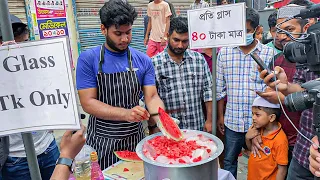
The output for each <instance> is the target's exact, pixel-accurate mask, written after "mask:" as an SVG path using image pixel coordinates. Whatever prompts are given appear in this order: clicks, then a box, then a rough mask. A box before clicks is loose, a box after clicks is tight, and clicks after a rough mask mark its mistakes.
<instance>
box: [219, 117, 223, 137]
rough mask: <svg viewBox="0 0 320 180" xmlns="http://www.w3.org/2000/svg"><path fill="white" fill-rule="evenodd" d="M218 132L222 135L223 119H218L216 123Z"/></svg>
mask: <svg viewBox="0 0 320 180" xmlns="http://www.w3.org/2000/svg"><path fill="white" fill-rule="evenodd" d="M217 126H218V130H219V131H220V133H221V134H222V135H224V117H223V116H222V117H219V118H218V122H217Z"/></svg>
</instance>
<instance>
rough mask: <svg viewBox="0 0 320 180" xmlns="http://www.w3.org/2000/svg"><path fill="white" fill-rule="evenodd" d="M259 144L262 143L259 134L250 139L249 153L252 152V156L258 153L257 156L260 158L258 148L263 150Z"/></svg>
mask: <svg viewBox="0 0 320 180" xmlns="http://www.w3.org/2000/svg"><path fill="white" fill-rule="evenodd" d="M261 144H262V139H261V136H260V135H258V136H256V137H255V138H253V139H252V146H251V153H252V154H253V156H254V157H257V155H258V157H259V158H261V154H260V152H259V150H260V151H262V152H263V153H264V150H263V149H262V147H261Z"/></svg>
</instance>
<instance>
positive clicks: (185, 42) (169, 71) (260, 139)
mask: <svg viewBox="0 0 320 180" xmlns="http://www.w3.org/2000/svg"><path fill="white" fill-rule="evenodd" d="M228 3H230V2H228V1H226V0H222V1H221V4H222V5H224V4H228ZM312 5H313V3H312V2H310V1H308V0H291V2H290V3H289V4H288V5H286V6H284V7H281V8H280V9H278V10H276V11H275V12H274V13H272V14H271V15H270V16H269V18H268V25H269V33H270V37H271V38H270V40H265V39H264V38H263V35H262V34H263V27H262V26H261V25H260V16H259V13H258V12H257V11H256V10H255V9H253V8H250V7H247V8H246V31H247V32H246V34H247V37H246V45H244V46H235V47H222V48H219V49H218V54H217V60H216V61H217V62H216V64H217V65H216V69H217V78H216V79H212V75H211V71H212V49H196V50H191V49H189V34H188V20H187V18H186V17H176V13H175V10H174V7H173V5H172V4H171V3H170V2H167V1H164V0H154V1H150V2H149V4H148V7H147V16H146V17H145V18H144V21H145V39H144V44H145V45H146V46H147V52H146V54H145V53H143V52H140V51H138V50H136V49H134V48H132V47H130V46H129V44H130V42H131V39H132V25H133V23H134V21H135V19H136V17H137V12H136V11H135V8H134V7H133V6H132V5H130V4H129V3H128V2H125V1H122V0H111V1H109V2H106V3H105V4H104V6H103V7H102V8H101V9H100V12H99V15H100V20H101V26H100V28H101V32H102V34H103V35H104V36H105V39H106V41H105V43H103V44H101V45H99V46H97V47H94V48H91V49H88V50H86V51H84V52H82V53H81V54H80V56H79V58H78V62H77V68H76V86H77V90H78V94H79V98H80V103H81V106H82V108H83V110H84V111H85V112H87V113H88V114H90V117H89V122H88V128H87V130H86V129H85V127H84V126H82V127H81V130H79V131H77V132H72V131H67V132H66V133H65V134H64V136H63V137H62V140H61V143H60V152H59V150H58V147H57V143H56V142H55V140H54V136H53V134H52V132H51V131H37V132H33V133H32V135H33V139H34V143H35V149H36V154H37V157H38V163H39V168H40V172H41V176H42V179H44V180H45V179H50V177H51V179H59V180H61V179H68V178H69V174H70V164H68V162H69V161H71V162H72V160H73V159H74V158H75V156H76V155H77V153H78V152H79V151H80V150H81V148H82V146H83V144H84V143H86V144H88V145H89V146H91V147H93V148H94V149H95V150H96V151H97V153H98V157H99V164H100V166H101V168H102V169H105V168H107V167H109V166H111V165H112V164H114V163H116V162H117V161H119V159H118V158H117V157H116V156H115V155H114V154H113V151H120V150H130V151H135V147H136V145H137V143H138V142H139V141H141V140H142V139H143V138H144V137H145V133H144V129H143V124H142V121H145V120H147V122H148V129H149V134H153V133H155V132H159V128H158V127H157V121H158V118H159V116H158V114H157V112H158V108H159V107H161V108H164V109H166V110H167V111H170V116H172V117H174V118H176V119H178V120H179V121H180V123H179V127H180V128H182V129H193V130H199V131H206V132H212V123H213V121H217V130H218V132H219V133H220V134H221V138H223V139H224V143H225V150H224V151H225V154H224V156H223V157H220V159H221V160H222V161H221V167H222V168H224V169H225V170H227V171H230V172H231V173H232V174H233V176H234V177H235V178H237V168H238V167H237V166H238V156H239V154H240V153H241V152H242V150H243V149H246V150H249V151H250V152H251V153H250V155H249V161H248V179H249V180H253V179H254V180H255V179H276V180H282V179H288V180H299V179H301V180H302V179H303V180H305V179H313V178H314V175H316V176H319V177H320V153H319V152H318V147H319V142H318V139H317V138H316V137H315V134H314V132H313V129H312V109H307V110H304V111H303V112H289V111H288V110H287V109H286V108H284V111H285V112H286V114H288V116H289V117H290V119H291V120H292V122H293V124H294V125H295V126H296V127H298V129H299V130H300V131H301V133H302V134H304V135H305V136H306V137H307V138H309V139H312V140H313V141H314V144H311V143H309V141H308V140H306V139H305V138H303V137H302V136H301V135H300V134H298V133H297V131H296V130H295V129H294V127H293V126H292V125H291V124H290V123H289V121H288V120H287V118H286V117H285V116H284V114H283V113H281V111H282V109H281V108H280V105H279V99H280V101H281V103H284V98H285V96H287V95H288V94H291V93H293V92H298V91H303V90H304V89H303V88H302V87H301V84H302V83H304V82H307V81H311V80H314V79H316V78H319V74H316V73H314V72H310V71H308V69H307V68H305V67H302V66H296V64H295V63H291V62H289V61H288V60H286V59H285V57H284V55H283V52H282V51H283V47H284V45H285V44H286V43H288V42H291V41H294V39H292V38H298V37H301V36H302V35H303V34H304V33H305V32H306V31H307V30H308V28H309V27H310V26H312V25H313V24H315V23H317V19H316V18H309V19H301V18H295V15H297V14H299V13H300V10H302V9H306V8H309V7H310V6H312ZM208 6H209V4H208V3H207V2H205V1H203V0H195V2H194V3H193V4H191V5H190V9H196V8H205V7H208ZM287 18H292V19H291V20H288V21H287V20H286V19H287ZM11 21H12V28H13V32H14V37H15V41H16V42H23V41H28V39H29V30H28V28H27V25H25V24H23V23H22V22H21V21H20V20H19V19H18V18H17V17H15V16H11ZM0 34H1V33H0ZM1 42H2V38H0V43H1ZM250 54H255V55H258V56H259V57H260V58H261V59H262V60H263V61H264V63H265V64H266V65H268V66H269V68H270V69H271V70H273V72H275V73H271V74H269V75H267V71H266V70H261V69H259V68H258V65H257V64H256V62H255V61H253V59H252V57H251V56H250ZM274 76H276V77H277V80H276V81H275V82H272V81H270V80H271V78H273V77H274ZM213 83H216V85H217V94H216V97H217V104H218V106H217V117H216V119H213V118H212V109H213V107H212V85H213ZM276 89H277V91H278V92H277V91H276ZM141 100H143V101H144V104H145V106H141V105H139V102H140V101H141ZM85 133H87V137H86V139H85V138H84V134H85ZM57 160H58V161H57ZM0 168H1V172H2V176H1V175H0V179H4V180H7V179H8V180H10V179H30V173H29V169H28V164H27V159H26V154H25V152H24V146H23V143H22V137H21V135H20V134H19V135H18V134H14V135H9V137H2V138H1V140H0Z"/></svg>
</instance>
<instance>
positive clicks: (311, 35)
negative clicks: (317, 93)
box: [283, 4, 320, 73]
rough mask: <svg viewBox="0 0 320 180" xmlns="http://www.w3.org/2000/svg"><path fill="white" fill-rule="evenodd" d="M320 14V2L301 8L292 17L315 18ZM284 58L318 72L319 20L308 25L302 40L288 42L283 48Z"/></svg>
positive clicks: (319, 54) (319, 65)
mask: <svg viewBox="0 0 320 180" xmlns="http://www.w3.org/2000/svg"><path fill="white" fill-rule="evenodd" d="M319 16H320V4H317V5H313V6H311V7H310V8H309V9H303V10H301V11H300V14H298V15H296V16H294V18H301V19H307V18H317V17H319ZM283 54H284V56H285V58H286V59H287V60H288V61H290V62H292V63H300V64H303V66H306V67H307V68H308V69H309V70H310V71H313V72H315V73H320V22H318V23H316V24H314V25H312V26H310V27H309V28H308V30H307V37H306V38H305V39H303V40H300V39H299V40H296V41H293V42H288V43H287V44H286V45H285V46H284V48H283Z"/></svg>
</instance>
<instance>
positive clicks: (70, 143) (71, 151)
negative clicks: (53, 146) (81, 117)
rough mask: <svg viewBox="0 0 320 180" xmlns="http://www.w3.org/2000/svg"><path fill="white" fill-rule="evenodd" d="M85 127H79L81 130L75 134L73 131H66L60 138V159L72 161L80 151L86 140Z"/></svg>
mask: <svg viewBox="0 0 320 180" xmlns="http://www.w3.org/2000/svg"><path fill="white" fill-rule="evenodd" d="M85 131H86V128H85V126H83V125H81V129H80V130H78V131H77V132H76V133H75V134H72V132H73V131H66V132H65V133H64V135H63V136H62V139H61V143H60V157H63V158H70V159H74V158H75V157H76V155H77V154H78V153H79V152H80V150H81V149H82V147H83V145H84V143H85V141H86V139H85V137H84V133H85Z"/></svg>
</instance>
